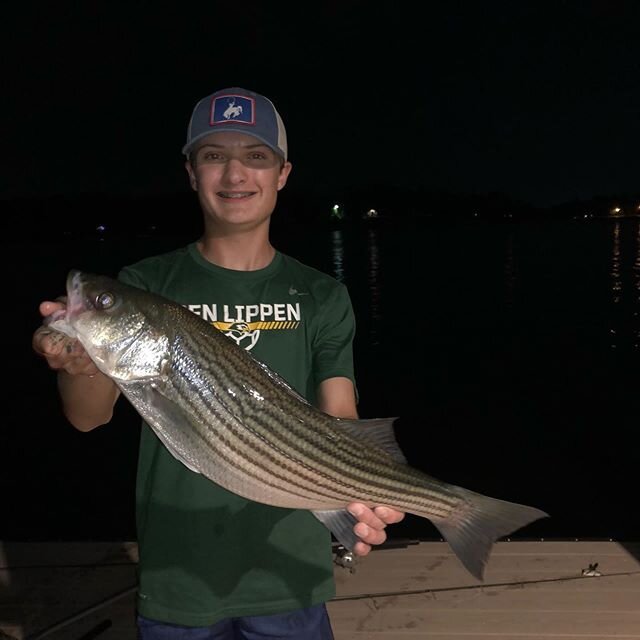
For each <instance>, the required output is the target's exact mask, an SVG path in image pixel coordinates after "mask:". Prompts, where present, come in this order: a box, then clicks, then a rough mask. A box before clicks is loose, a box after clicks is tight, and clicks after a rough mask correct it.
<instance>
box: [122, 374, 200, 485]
mask: <svg viewBox="0 0 640 640" xmlns="http://www.w3.org/2000/svg"><path fill="white" fill-rule="evenodd" d="M119 386H120V389H121V390H122V393H123V394H124V395H125V396H126V398H127V400H129V402H131V404H132V405H133V406H134V407H135V408H136V410H137V411H138V413H139V414H140V415H141V416H142V418H143V419H144V420H145V421H146V422H147V423H148V424H149V425H150V426H151V427H152V428H153V431H154V433H155V434H156V436H157V437H158V438H159V439H160V441H161V442H162V443H163V444H164V445H165V447H166V448H167V449H168V451H169V453H171V455H173V457H174V458H176V460H179V461H180V462H182V464H184V465H185V467H187V468H188V469H190V470H191V471H193V472H194V473H201V471H200V469H198V467H197V466H195V463H194V461H193V460H191V459H188V458H186V457H185V456H183V455H182V454H181V453H180V452H181V451H186V450H188V445H187V444H185V443H182V442H178V440H177V438H178V436H179V435H180V434H184V435H185V436H186V434H187V432H188V430H187V429H176V428H175V425H181V424H184V423H186V422H187V421H188V418H187V416H185V413H184V411H183V410H182V408H181V407H180V405H178V404H177V403H175V402H173V400H170V399H169V398H167V397H166V396H165V395H163V394H162V393H161V392H160V391H159V390H158V388H157V386H156V385H155V384H141V383H140V382H136V383H135V384H120V385H119Z"/></svg>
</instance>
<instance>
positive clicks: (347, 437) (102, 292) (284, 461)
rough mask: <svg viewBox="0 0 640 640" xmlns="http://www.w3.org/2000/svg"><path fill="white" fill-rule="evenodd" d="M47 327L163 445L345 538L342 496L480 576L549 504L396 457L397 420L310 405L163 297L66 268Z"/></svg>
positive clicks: (349, 534) (349, 536)
mask: <svg viewBox="0 0 640 640" xmlns="http://www.w3.org/2000/svg"><path fill="white" fill-rule="evenodd" d="M67 294H68V308H67V310H66V312H63V313H61V314H58V315H57V316H56V317H54V318H53V319H52V323H51V326H52V327H53V328H54V329H57V330H60V331H63V332H65V333H67V334H68V335H70V336H72V337H74V338H77V339H78V340H79V341H80V342H81V344H82V345H83V346H84V347H85V349H86V351H87V353H88V354H89V356H90V357H91V358H92V359H93V360H94V362H95V363H96V365H97V366H98V367H99V368H100V370H101V371H102V372H103V373H105V374H106V375H107V376H110V377H111V378H112V379H113V380H114V381H115V382H116V384H117V385H118V386H119V387H120V389H121V390H122V392H123V394H124V395H125V396H126V397H127V398H128V399H129V400H130V401H131V403H132V404H133V406H134V407H135V408H136V409H137V411H138V412H139V413H140V415H141V416H142V417H143V418H144V419H145V420H146V421H147V423H148V424H149V425H150V426H151V428H152V429H153V430H154V431H155V432H156V434H157V435H158V437H159V439H160V440H161V442H162V443H163V444H164V445H165V446H166V447H167V449H168V450H169V452H170V453H171V454H172V455H174V456H175V457H176V458H177V459H178V460H180V461H181V462H182V463H184V464H185V465H186V466H187V467H189V468H190V469H191V470H192V471H194V472H196V473H201V474H203V475H204V476H206V477H207V478H209V479H210V480H211V481H213V482H216V483H218V484H220V485H221V486H223V487H225V488H226V489H228V490H230V491H233V492H235V493H238V494H239V495H241V496H244V497H245V498H248V499H251V500H256V501H258V502H263V503H266V504H272V505H275V506H282V507H289V508H296V509H308V510H309V511H311V512H312V513H313V514H314V515H315V516H316V517H317V518H318V519H319V520H320V521H321V522H323V523H324V524H325V525H326V526H327V527H328V528H329V529H330V530H331V531H332V532H333V534H334V535H335V536H336V538H337V539H338V540H339V541H340V542H342V543H343V544H344V545H345V546H346V547H347V548H350V549H352V548H353V545H354V544H355V542H356V540H357V538H356V537H355V534H354V533H353V524H354V519H353V517H352V516H350V515H349V514H348V512H347V511H346V509H345V505H346V504H347V503H349V502H352V501H359V502H365V503H366V504H368V505H370V506H373V505H376V504H387V505H389V506H392V507H395V508H397V509H401V510H403V511H406V512H408V513H412V514H415V515H418V516H420V517H423V518H427V519H429V520H431V521H432V522H433V524H434V525H435V526H436V527H437V528H438V529H439V531H440V532H441V534H442V535H443V537H444V538H445V539H446V540H447V542H448V543H449V545H450V546H451V548H452V550H453V551H454V553H455V554H456V555H457V557H458V558H459V559H460V561H461V562H462V564H463V565H464V566H465V567H466V568H467V570H468V571H470V573H471V574H472V575H474V576H475V577H477V578H479V579H482V576H483V572H484V567H485V565H486V562H487V560H488V557H489V554H490V551H491V548H492V546H493V543H494V542H495V541H496V540H497V539H498V538H499V537H501V536H504V535H507V534H509V533H512V532H513V531H515V530H516V529H519V528H521V527H523V526H525V525H527V524H528V523H530V522H533V521H535V520H537V519H539V518H543V517H547V515H548V514H546V513H545V512H543V511H541V510H540V509H536V508H534V507H529V506H527V505H521V504H517V503H512V502H506V501H503V500H498V499H495V498H491V497H488V496H483V495H481V494H478V493H475V492H473V491H470V490H468V489H465V488H463V487H458V486H456V485H452V484H449V483H446V482H443V481H441V480H438V479H436V478H433V477H432V476H429V475H428V474H426V473H424V472H423V471H421V470H418V469H416V468H414V467H411V466H410V465H408V464H407V463H406V461H405V460H404V456H402V453H401V452H400V450H399V447H398V445H397V442H396V441H395V438H394V435H393V421H394V419H391V418H389V419H377V420H347V419H339V418H335V417H333V416H329V415H327V414H325V413H323V412H322V411H320V410H319V409H317V408H315V407H313V406H312V405H311V404H309V403H308V402H307V401H306V400H305V399H304V398H302V397H301V396H300V395H299V394H298V393H296V392H295V391H294V390H293V389H292V388H291V387H290V386H289V385H288V384H287V383H286V382H285V381H284V380H282V379H281V378H280V376H278V374H276V373H275V372H273V371H272V370H271V369H269V368H268V367H267V366H266V365H265V364H263V363H260V362H259V361H257V360H256V359H255V358H254V357H253V356H252V355H251V354H249V353H248V352H247V351H245V350H244V349H242V348H241V347H239V346H238V345H236V344H235V343H234V342H233V341H231V340H229V339H228V338H227V337H226V336H224V335H223V334H222V333H221V332H220V331H218V329H216V328H215V327H214V326H212V325H210V324H209V323H207V322H206V321H204V320H203V319H202V318H200V317H198V316H196V315H195V314H193V313H191V312H190V311H188V310H187V309H185V308H184V307H182V306H181V305H179V304H177V303H175V302H172V301H170V300H167V299H166V298H164V297H162V296H159V295H156V294H151V293H148V292H145V291H142V290H140V289H137V288H135V287H130V286H128V285H125V284H123V283H121V282H118V281H116V280H113V279H111V278H105V277H104V276H96V275H93V274H85V273H81V272H79V271H72V272H70V273H69V276H68V278H67Z"/></svg>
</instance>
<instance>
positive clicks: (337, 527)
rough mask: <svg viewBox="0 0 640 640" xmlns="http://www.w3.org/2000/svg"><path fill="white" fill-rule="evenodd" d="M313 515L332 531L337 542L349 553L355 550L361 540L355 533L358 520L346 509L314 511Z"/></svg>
mask: <svg viewBox="0 0 640 640" xmlns="http://www.w3.org/2000/svg"><path fill="white" fill-rule="evenodd" d="M311 513H313V515H314V516H315V517H316V518H318V520H320V522H322V524H323V525H324V526H325V527H327V529H329V531H331V533H332V534H333V535H334V536H335V538H336V540H337V541H338V542H339V543H340V544H341V545H342V546H343V547H344V548H345V549H347V550H348V551H353V548H354V546H355V544H356V542H358V540H359V538H358V536H357V535H356V534H355V533H354V531H353V527H354V526H355V525H356V524H357V523H358V519H357V518H356V517H355V516H352V515H351V514H350V513H349V512H348V511H347V510H346V509H333V510H327V511H312V512H311Z"/></svg>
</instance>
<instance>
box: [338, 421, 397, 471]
mask: <svg viewBox="0 0 640 640" xmlns="http://www.w3.org/2000/svg"><path fill="white" fill-rule="evenodd" d="M396 420H397V418H371V419H366V420H350V419H346V418H339V419H338V420H337V421H336V422H337V424H338V428H339V429H342V430H343V431H345V432H346V433H348V434H349V435H350V436H351V437H353V438H357V439H358V440H360V441H361V442H365V443H367V444H370V445H373V446H374V447H378V448H379V449H382V450H383V451H385V452H386V453H387V454H389V455H390V456H391V457H392V458H393V459H394V460H395V461H396V462H401V463H403V464H407V459H406V458H405V456H404V453H402V449H400V446H399V445H398V441H397V440H396V434H395V432H394V430H393V423H394V422H395V421H396Z"/></svg>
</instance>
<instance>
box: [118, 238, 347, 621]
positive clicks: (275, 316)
mask: <svg viewBox="0 0 640 640" xmlns="http://www.w3.org/2000/svg"><path fill="white" fill-rule="evenodd" d="M119 278H120V279H121V280H122V281H124V282H127V283H129V284H133V285H135V286H138V287H141V288H143V289H146V290H149V291H153V292H156V293H160V294H162V295H164V296H166V297H167V298H170V299H172V300H175V301H177V302H179V303H181V304H183V305H185V306H187V308H189V309H190V310H191V311H193V312H195V313H197V314H199V315H200V316H202V317H203V318H205V319H206V320H208V321H209V322H211V323H213V324H214V325H215V326H216V327H218V328H219V329H221V330H222V331H224V332H225V333H227V335H229V337H230V339H234V340H236V342H238V344H240V345H242V346H243V347H245V348H247V349H250V350H251V353H252V354H253V355H254V356H255V357H256V358H258V360H261V361H263V362H265V363H266V364H268V365H269V366H270V367H271V368H272V369H274V370H275V371H277V372H278V373H279V374H280V375H281V376H282V377H283V378H284V379H285V380H287V382H288V383H289V384H290V385H291V386H292V387H293V388H294V389H296V390H297V391H298V392H299V393H300V394H301V395H303V396H305V397H306V398H307V399H308V400H309V401H310V402H314V400H315V391H316V389H317V386H318V384H319V383H320V382H322V381H323V380H325V379H327V378H331V377H335V376H345V377H347V378H350V379H351V380H353V379H354V375H353V353H352V343H353V336H354V331H355V321H354V316H353V309H352V306H351V301H350V299H349V295H348V293H347V290H346V288H345V287H344V285H342V284H341V283H339V282H338V281H337V280H335V279H334V278H332V277H330V276H328V275H326V274H324V273H321V272H320V271H317V270H315V269H312V268H311V267H308V266H305V265H303V264H302V263H300V262H298V261H297V260H295V259H293V258H291V257H288V256H286V255H284V254H281V253H276V256H275V258H274V259H273V261H272V262H271V264H270V265H269V266H267V267H266V268H264V269H260V270H257V271H233V270H229V269H223V268H221V267H218V266H216V265H213V264H211V263H209V262H207V261H206V260H205V259H204V258H203V257H202V256H201V255H200V253H199V251H198V249H197V248H196V246H195V244H191V245H189V246H187V247H184V248H181V249H178V250H176V251H173V252H170V253H167V254H163V255H160V256H154V257H151V258H147V259H145V260H142V261H140V262H138V263H136V264H134V265H131V266H128V267H125V268H124V269H123V270H122V271H121V272H120V274H119ZM136 494H137V528H138V544H139V549H140V564H139V592H138V612H139V613H140V614H141V615H143V616H145V617H148V618H152V619H155V620H161V621H165V622H170V623H174V624H181V625H186V626H207V625H211V624H213V623H215V622H216V621H218V620H220V619H222V618H228V617H235V616H245V615H268V614H272V613H279V612H283V611H288V610H292V609H297V608H300V607H307V606H310V605H312V604H317V603H319V602H324V601H326V600H329V599H330V598H332V597H333V595H334V594H335V587H334V582H333V564H332V554H331V534H330V533H329V531H328V530H327V529H326V528H325V527H324V525H323V524H321V523H320V522H319V521H318V520H317V519H316V518H315V517H314V516H313V515H312V514H311V513H310V512H308V511H304V510H290V509H283V508H277V507H271V506H267V505H263V504H259V503H256V502H252V501H248V500H246V499H244V498H241V497H240V496H237V495H235V494H233V493H231V492H229V491H227V490H226V489H223V488H222V487H220V486H218V485H216V484H215V483H213V482H211V481H210V480H208V479H207V478H205V477H204V476H202V475H199V474H197V473H193V472H192V471H190V470H189V469H187V467H185V466H184V465H183V464H182V463H181V462H179V461H178V460H176V459H175V458H174V457H173V456H172V455H171V453H169V451H168V450H167V449H166V447H165V446H164V445H163V444H162V443H161V442H160V441H159V440H158V438H157V437H156V435H155V434H154V433H153V431H152V430H151V428H149V427H148V426H147V425H146V424H144V423H143V427H142V435H141V442H140V454H139V461H138V479H137V490H136Z"/></svg>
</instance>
